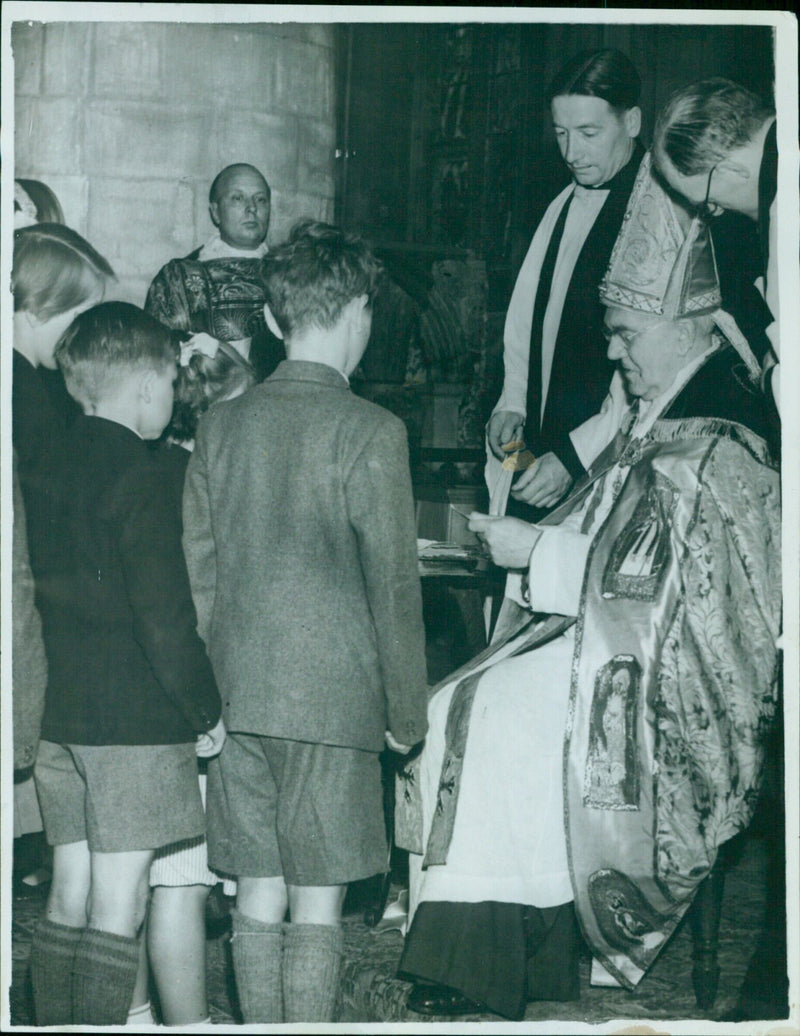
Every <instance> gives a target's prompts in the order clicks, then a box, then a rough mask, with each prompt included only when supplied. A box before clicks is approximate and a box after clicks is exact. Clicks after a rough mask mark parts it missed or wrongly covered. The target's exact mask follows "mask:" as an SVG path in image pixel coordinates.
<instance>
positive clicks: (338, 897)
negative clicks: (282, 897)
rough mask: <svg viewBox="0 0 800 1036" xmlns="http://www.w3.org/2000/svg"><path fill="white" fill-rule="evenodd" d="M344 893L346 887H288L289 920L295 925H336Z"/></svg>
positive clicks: (342, 904) (340, 912) (339, 917)
mask: <svg viewBox="0 0 800 1036" xmlns="http://www.w3.org/2000/svg"><path fill="white" fill-rule="evenodd" d="M346 893H347V886H346V885H320V886H311V885H290V886H289V913H290V915H291V919H292V921H293V922H294V923H295V924H324V925H337V924H339V922H340V921H341V919H342V907H343V906H344V897H345V894H346Z"/></svg>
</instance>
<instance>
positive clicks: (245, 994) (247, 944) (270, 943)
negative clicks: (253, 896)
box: [231, 907, 283, 1025]
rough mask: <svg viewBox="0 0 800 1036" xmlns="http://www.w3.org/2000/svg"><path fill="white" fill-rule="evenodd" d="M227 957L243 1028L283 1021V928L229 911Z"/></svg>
mask: <svg viewBox="0 0 800 1036" xmlns="http://www.w3.org/2000/svg"><path fill="white" fill-rule="evenodd" d="M231 923H232V933H231V953H232V954H233V971H234V974H235V975H236V989H237V991H238V993H239V1006H240V1007H241V1009H242V1017H243V1018H244V1021H245V1025H252V1024H259V1023H261V1024H270V1023H275V1022H282V1021H283V994H282V992H281V956H282V947H283V925H281V924H266V923H265V922H264V921H257V920H256V919H255V918H252V917H247V916H246V915H245V914H243V913H241V912H240V911H239V910H237V909H236V908H235V907H234V909H233V910H232V911H231Z"/></svg>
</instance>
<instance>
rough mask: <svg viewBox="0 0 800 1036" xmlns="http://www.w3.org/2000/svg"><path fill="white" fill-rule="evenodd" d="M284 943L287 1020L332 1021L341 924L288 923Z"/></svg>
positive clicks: (341, 939) (340, 962)
mask: <svg viewBox="0 0 800 1036" xmlns="http://www.w3.org/2000/svg"><path fill="white" fill-rule="evenodd" d="M285 929H286V935H285V939H284V944H283V1010H284V1016H285V1020H286V1021H287V1022H332V1021H333V1020H334V1014H335V1012H336V1000H337V996H338V993H339V976H340V975H341V971H342V950H343V948H344V935H343V933H342V929H341V927H340V926H339V925H326V924H287V925H286V926H285Z"/></svg>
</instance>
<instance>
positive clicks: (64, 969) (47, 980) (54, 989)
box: [30, 917, 84, 1025]
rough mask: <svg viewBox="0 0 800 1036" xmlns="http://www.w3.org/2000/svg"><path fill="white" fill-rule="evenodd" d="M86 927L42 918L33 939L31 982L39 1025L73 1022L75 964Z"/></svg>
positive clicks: (69, 1023)
mask: <svg viewBox="0 0 800 1036" xmlns="http://www.w3.org/2000/svg"><path fill="white" fill-rule="evenodd" d="M83 931H84V930H83V928H73V927H72V926H71V925H65V924H57V923H56V922H55V921H48V920H47V919H46V918H44V917H43V918H42V919H41V920H40V921H39V924H38V925H37V926H36V931H35V932H34V933H33V941H32V942H31V961H30V967H31V985H32V987H33V1003H34V1006H35V1008H36V1024H37V1025H71V1024H72V966H73V962H74V959H75V950H76V949H77V948H78V942H79V941H80V938H81V936H82V935H83Z"/></svg>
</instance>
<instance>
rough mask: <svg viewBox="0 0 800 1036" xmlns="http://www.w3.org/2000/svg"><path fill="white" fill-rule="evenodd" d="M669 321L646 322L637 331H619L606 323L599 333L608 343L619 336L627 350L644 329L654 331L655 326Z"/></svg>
mask: <svg viewBox="0 0 800 1036" xmlns="http://www.w3.org/2000/svg"><path fill="white" fill-rule="evenodd" d="M669 323H671V321H669V320H659V321H658V323H656V324H648V325H647V327H640V328H639V330H638V331H620V330H619V329H618V328H615V327H606V325H605V324H603V327H602V330H601V333H602V335H603V338H605V340H606V342H608V343H609V345H610V344H611V340H612V339H613V338H619V340H620V341H621V342H622V344H623V345H624V346H625V348H626V350H629V349H630V347H631V346H632V345H633V343H634V341H635V340H636V339H637V338H638V337H639V335H643V334H644V333H645V332H646V331H655V330H656V328H657V327H663V326H664V324H669Z"/></svg>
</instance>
